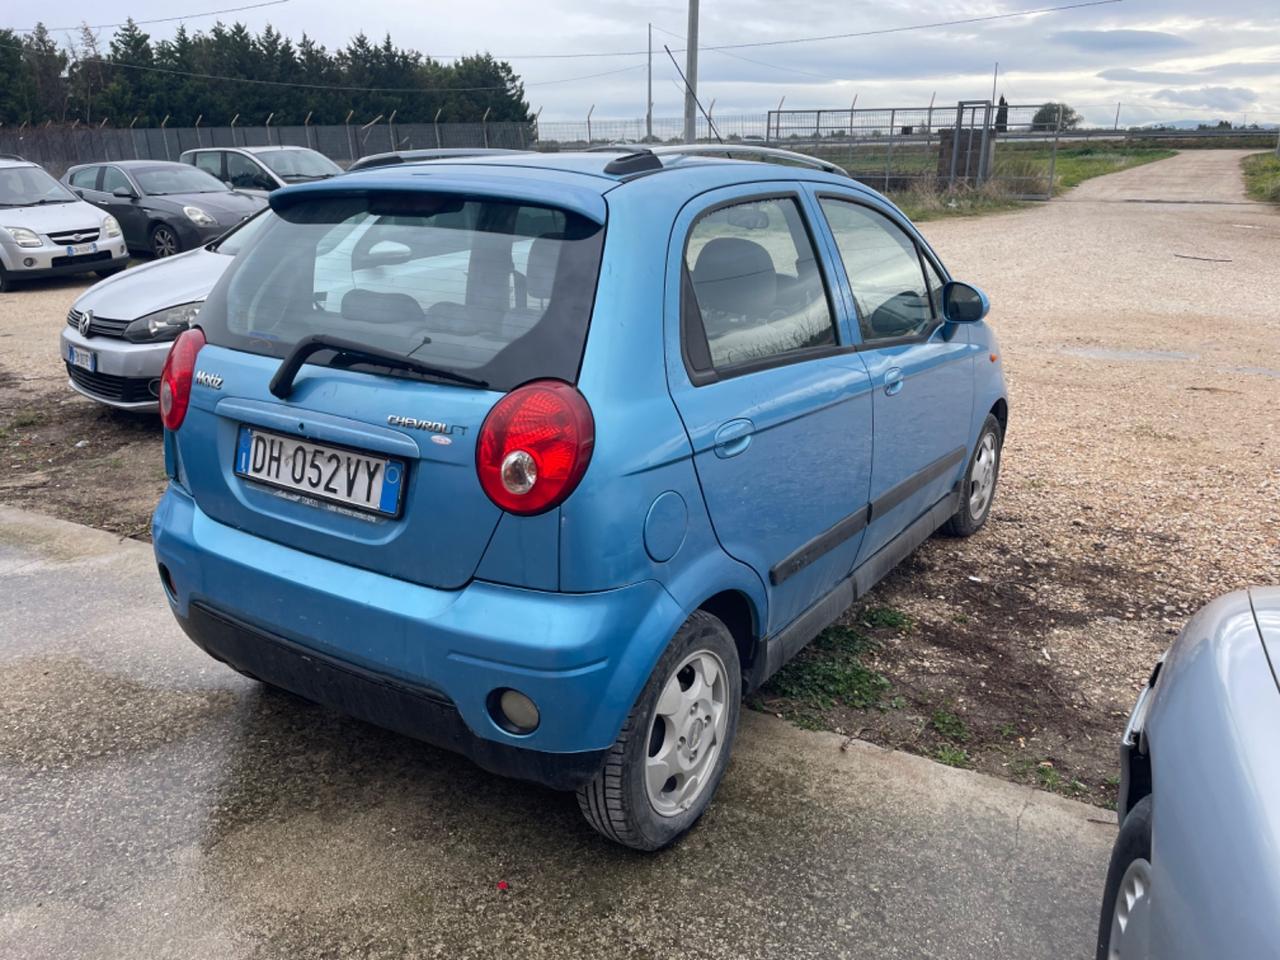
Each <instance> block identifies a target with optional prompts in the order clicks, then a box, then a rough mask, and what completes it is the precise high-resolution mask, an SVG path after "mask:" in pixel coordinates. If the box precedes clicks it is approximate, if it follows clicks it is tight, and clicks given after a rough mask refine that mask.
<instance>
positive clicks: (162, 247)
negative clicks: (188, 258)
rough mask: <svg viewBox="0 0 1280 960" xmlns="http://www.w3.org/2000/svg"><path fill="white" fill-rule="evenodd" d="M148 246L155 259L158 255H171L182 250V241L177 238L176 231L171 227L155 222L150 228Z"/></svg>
mask: <svg viewBox="0 0 1280 960" xmlns="http://www.w3.org/2000/svg"><path fill="white" fill-rule="evenodd" d="M150 247H151V255H152V256H153V257H156V258H157V259H158V258H160V257H172V256H174V255H175V254H179V253H181V252H182V241H181V240H180V239H179V238H178V233H177V231H176V230H174V229H173V227H170V226H168V225H167V224H163V223H157V224H156V225H155V226H154V227H152V228H151V239H150Z"/></svg>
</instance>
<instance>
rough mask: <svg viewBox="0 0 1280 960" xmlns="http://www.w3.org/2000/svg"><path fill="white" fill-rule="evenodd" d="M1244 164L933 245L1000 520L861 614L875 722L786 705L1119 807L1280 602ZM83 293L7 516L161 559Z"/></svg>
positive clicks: (1266, 233)
mask: <svg viewBox="0 0 1280 960" xmlns="http://www.w3.org/2000/svg"><path fill="white" fill-rule="evenodd" d="M1244 155H1245V153H1244V152H1239V151H1219V150H1214V151H1208V150H1201V151H1191V152H1188V153H1183V154H1180V155H1178V156H1177V157H1174V158H1172V159H1169V160H1165V161H1161V162H1159V163H1155V164H1150V165H1147V166H1143V167H1140V168H1135V169H1133V170H1130V171H1125V172H1122V173H1118V174H1113V175H1111V176H1108V177H1102V178H1098V179H1095V180H1091V181H1088V182H1086V183H1085V184H1083V185H1082V186H1080V187H1078V188H1076V189H1075V190H1074V191H1072V192H1071V193H1070V194H1068V195H1067V196H1066V197H1065V198H1064V199H1062V200H1059V201H1055V202H1053V203H1050V204H1046V205H1042V206H1036V207H1033V208H1031V209H1027V210H1022V211H1018V212H1015V213H1010V214H1002V215H997V216H990V217H985V218H981V219H964V220H953V221H943V222H938V223H931V224H928V225H927V226H926V231H925V232H926V235H927V236H928V237H929V239H930V241H931V242H932V243H933V244H934V245H935V246H936V248H937V250H938V252H939V253H940V254H941V256H942V257H943V259H944V260H945V261H946V262H947V264H948V265H949V266H950V268H951V269H952V271H953V272H954V273H955V274H956V275H957V276H960V277H963V278H965V279H967V280H971V281H973V282H974V283H977V284H978V285H980V286H982V287H983V288H984V289H986V290H987V292H988V293H989V294H990V295H991V299H992V301H993V303H994V304H995V308H994V310H993V314H992V318H991V322H992V323H993V324H994V325H995V327H996V329H997V332H998V333H999V336H1000V339H1001V348H1002V351H1003V354H1004V362H1005V368H1006V372H1007V375H1008V378H1009V384H1010V390H1011V393H1012V413H1011V425H1010V431H1009V436H1008V439H1007V443H1006V447H1005V461H1004V466H1003V473H1002V476H1001V484H1000V490H999V494H998V496H997V500H996V504H995V507H994V513H993V516H992V520H991V522H990V523H989V524H988V526H987V529H986V530H985V531H984V532H983V533H982V534H981V535H979V536H977V537H975V538H973V539H971V540H968V541H953V540H942V539H935V540H932V541H930V542H929V543H928V544H926V545H925V546H924V547H923V548H922V549H921V550H920V551H919V552H918V553H917V555H916V556H915V557H913V558H912V559H911V560H910V561H908V562H907V563H906V564H904V566H903V567H902V568H901V569H899V570H898V571H897V572H895V573H894V574H892V575H891V576H890V577H889V578H888V579H887V580H886V581H885V582H884V583H883V584H882V585H881V586H880V587H878V588H877V589H876V590H875V591H873V593H872V595H871V596H870V597H869V598H868V602H867V603H866V604H864V605H861V606H860V607H858V608H857V609H855V610H854V611H851V613H850V614H849V615H848V617H847V622H848V623H849V624H850V625H851V626H853V627H855V628H857V629H858V630H859V631H860V632H862V633H865V634H866V635H867V636H868V637H870V638H871V640H872V641H873V642H872V643H871V644H870V646H869V653H867V654H866V656H865V658H864V662H865V663H866V665H867V667H868V669H870V670H872V671H874V673H875V675H876V677H882V678H883V679H884V681H885V683H886V684H887V685H880V684H879V681H878V680H877V691H878V692H877V697H878V698H879V699H878V706H874V707H871V708H866V709H858V708H851V707H849V706H848V705H847V703H848V701H844V702H840V701H837V702H836V703H835V704H834V705H829V706H825V707H822V708H821V709H816V708H815V709H809V708H807V707H806V706H805V705H804V704H803V703H798V702H797V701H796V700H795V698H794V697H789V696H783V695H781V694H779V693H778V691H777V690H776V689H773V688H771V689H770V690H769V691H767V692H766V697H765V698H764V700H763V701H762V705H763V706H765V707H766V708H768V709H773V710H775V711H776V712H780V713H784V714H788V715H792V716H796V717H798V718H800V719H802V720H804V722H807V723H811V724H820V725H824V726H829V727H834V728H837V729H840V730H843V731H845V732H847V733H849V734H851V735H853V734H858V735H861V736H863V737H867V738H869V739H873V740H877V741H879V742H882V743H888V744H890V745H893V746H898V747H905V748H907V749H913V750H916V751H918V752H922V753H927V754H931V755H934V756H938V757H939V758H940V759H943V760H945V761H947V762H951V763H955V764H958V765H972V766H976V767H978V768H979V769H983V770H986V771H988V772H992V773H997V774H1001V775H1004V776H1007V777H1010V778H1012V779H1016V780H1022V781H1026V782H1032V783H1039V784H1041V785H1043V786H1046V787H1050V788H1053V789H1058V790H1061V791H1064V792H1068V793H1074V794H1076V795H1079V796H1082V797H1085V798H1087V799H1092V800H1094V801H1096V802H1100V803H1106V802H1108V801H1109V800H1110V798H1111V795H1112V787H1113V784H1112V783H1111V782H1109V779H1110V778H1111V777H1113V775H1114V774H1115V772H1116V771H1115V751H1114V745H1115V738H1116V737H1117V735H1118V732H1119V730H1120V729H1121V728H1122V726H1123V722H1124V717H1125V716H1126V715H1127V712H1128V709H1129V707H1130V705H1131V702H1132V699H1133V697H1134V695H1135V694H1136V692H1137V690H1138V688H1139V687H1140V685H1141V683H1142V681H1143V680H1144V679H1145V677H1146V675H1147V673H1148V671H1149V670H1150V667H1151V664H1152V662H1153V661H1154V659H1155V658H1156V657H1157V656H1158V655H1159V653H1160V652H1161V651H1162V650H1163V649H1164V648H1165V647H1166V646H1167V645H1168V644H1169V642H1170V641H1171V640H1172V638H1173V635H1174V634H1176V632H1177V630H1178V629H1179V628H1180V627H1181V625H1182V624H1183V622H1184V621H1185V620H1186V618H1187V617H1188V615H1189V614H1190V613H1191V612H1192V611H1194V609H1195V608H1196V607H1197V606H1198V605H1200V604H1201V603H1203V602H1204V601H1206V600H1208V599H1209V598H1211V597H1212V596H1214V595H1216V594H1218V593H1222V592H1224V591H1227V590H1231V589H1235V588H1238V587H1242V586H1244V585H1246V584H1249V583H1254V582H1280V539H1278V532H1280V467H1278V465H1280V431H1277V425H1278V421H1280V301H1277V299H1276V292H1277V291H1280V214H1277V211H1276V210H1275V209H1274V208H1272V207H1268V206H1264V205H1260V204H1252V203H1250V202H1248V201H1247V200H1246V198H1245V195H1244V192H1243V185H1242V180H1241V177H1240V171H1239V162H1240V158H1241V157H1242V156H1244ZM82 287H83V284H81V283H77V282H65V283H59V284H55V285H46V286H41V287H33V288H30V289H26V290H20V291H18V292H16V293H11V294H0V450H3V453H4V456H3V459H2V460H0V462H4V463H5V464H6V467H7V470H6V472H5V474H4V475H3V479H0V502H8V503H16V504H21V505H26V506H32V507H35V508H36V509H42V510H45V511H47V512H52V513H55V514H58V515H60V516H64V517H68V518H70V519H76V520H81V521H84V522H88V523H93V524H96V525H98V526H102V527H105V528H107V529H110V530H113V531H116V532H119V533H121V534H124V535H135V536H145V533H146V529H147V520H148V516H149V513H150V509H151V507H152V505H153V504H154V502H155V500H156V498H157V497H158V495H159V492H160V490H161V489H162V487H163V471H162V467H161V454H160V445H159V442H158V440H159V429H158V425H157V424H156V422H155V420H154V418H141V417H135V416H125V415H120V414H115V413H110V412H107V411H103V410H100V409H99V408H97V407H95V406H94V405H92V404H89V403H88V402H86V401H83V400H80V399H79V398H76V397H74V396H73V395H71V394H70V391H69V389H68V388H67V387H66V386H65V376H64V374H63V373H62V370H61V363H60V361H59V359H58V356H57V352H56V338H57V333H58V329H59V327H60V326H61V324H62V323H63V322H65V320H64V318H65V315H66V311H67V309H68V307H69V306H70V303H71V301H72V300H73V299H74V297H75V295H76V293H77V292H78V291H79V290H80V289H82ZM84 440H87V441H88V443H87V444H86V445H83V446H77V445H76V444H77V443H79V442H80V441H84ZM822 655H825V654H821V653H817V654H812V655H811V656H815V657H819V656H822Z"/></svg>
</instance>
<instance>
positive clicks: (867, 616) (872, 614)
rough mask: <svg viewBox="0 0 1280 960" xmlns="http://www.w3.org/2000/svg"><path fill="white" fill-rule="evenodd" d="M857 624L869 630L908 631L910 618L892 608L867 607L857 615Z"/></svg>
mask: <svg viewBox="0 0 1280 960" xmlns="http://www.w3.org/2000/svg"><path fill="white" fill-rule="evenodd" d="M858 622H859V623H860V624H862V625H863V626H864V627H870V628H871V629H873V630H875V629H879V628H884V629H888V630H910V629H911V618H910V617H908V616H907V615H906V614H905V613H903V612H902V611H901V610H895V609H893V607H869V608H867V609H866V610H863V611H862V613H860V614H858Z"/></svg>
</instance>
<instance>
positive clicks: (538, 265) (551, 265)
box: [525, 233, 564, 300]
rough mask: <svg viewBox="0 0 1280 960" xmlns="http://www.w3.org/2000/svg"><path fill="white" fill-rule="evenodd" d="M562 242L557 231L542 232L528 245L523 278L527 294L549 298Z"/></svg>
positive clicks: (554, 280) (543, 298) (539, 298)
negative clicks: (527, 290) (527, 258)
mask: <svg viewBox="0 0 1280 960" xmlns="http://www.w3.org/2000/svg"><path fill="white" fill-rule="evenodd" d="M563 242H564V241H563V238H562V237H561V235H560V234H558V233H544V234H543V235H542V236H540V237H538V239H536V240H534V241H533V243H532V244H531V245H530V247H529V262H528V263H527V264H526V265H525V278H526V280H527V281H528V284H529V296H531V297H533V298H534V299H535V300H550V299H551V288H552V287H554V286H555V282H556V267H557V266H558V265H559V263H560V247H561V245H562V244H563Z"/></svg>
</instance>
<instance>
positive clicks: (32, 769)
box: [0, 508, 1115, 960]
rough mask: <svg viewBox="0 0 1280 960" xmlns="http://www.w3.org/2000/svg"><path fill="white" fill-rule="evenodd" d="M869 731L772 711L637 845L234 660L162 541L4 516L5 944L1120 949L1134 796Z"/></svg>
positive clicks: (834, 951)
mask: <svg viewBox="0 0 1280 960" xmlns="http://www.w3.org/2000/svg"><path fill="white" fill-rule="evenodd" d="M841 744H842V738H840V737H837V736H835V735H831V734H819V733H809V732H804V731H801V730H798V729H795V728H793V727H791V726H789V725H787V724H784V723H782V722H780V721H777V720H774V719H773V718H771V717H766V716H762V715H760V714H748V715H747V716H746V717H745V719H744V723H743V727H742V730H741V732H740V734H739V740H738V744H737V751H736V755H735V759H734V763H733V766H732V768H731V770H730V772H729V775H728V777H727V778H726V780H725V782H724V785H723V786H722V788H721V791H720V794H719V796H718V798H717V800H716V802H715V803H714V804H713V806H712V808H711V811H710V812H709V814H708V815H707V816H706V817H705V818H704V820H703V822H702V824H701V825H700V826H699V827H698V828H697V829H696V830H695V831H694V832H693V833H692V834H690V835H689V836H688V837H687V838H686V839H685V840H684V841H683V842H682V843H681V844H679V845H678V846H677V847H676V848H675V849H673V850H670V851H667V852H665V853H662V854H659V855H656V856H645V855H639V854H635V853H632V852H629V851H625V850H622V849H619V848H617V847H614V846H611V845H609V844H608V843H606V842H605V841H603V840H602V839H600V838H599V837H597V836H596V835H595V834H593V833H592V832H591V831H590V829H589V828H588V827H587V826H586V824H585V822H583V821H582V820H581V819H580V816H579V813H578V811H577V807H576V804H575V802H574V800H573V798H572V797H571V796H568V795H562V794H556V793H553V792H550V791H547V790H543V789H540V788H536V787H531V786H528V785H524V784H521V783H516V782H511V781H505V780H501V779H498V778H496V777H492V776H489V775H487V774H485V773H483V772H481V771H480V770H478V769H476V768H474V767H472V766H471V765H470V764H469V763H467V762H466V761H464V760H462V759H460V758H457V757H454V756H452V755H450V754H447V753H443V752H440V751H438V750H435V749H433V748H430V747H427V746H424V745H422V744H419V743H416V742H414V741H411V740H407V739H404V738H402V737H399V736H396V735H393V734H389V733H386V732H383V731H381V730H378V729H375V728H372V727H369V726H366V725H363V724H360V723H357V722H355V721H352V720H349V719H347V718H345V717H342V716H338V715H335V714H332V713H329V712H327V711H325V710H322V709H320V708H317V707H314V706H312V705H310V704H307V703H304V702H302V701H300V700H297V699H294V698H292V697H289V696H287V695H283V694H277V693H271V692H267V691H264V690H263V689H262V688H260V687H259V686H258V685H256V684H254V683H252V682H250V681H248V680H245V679H243V678H241V677H239V676H238V675H236V674H234V673H233V672H231V671H230V670H228V669H226V668H224V667H222V666H221V665H220V664H217V663H215V662H213V661H211V660H209V659H208V658H206V657H205V656H204V655H203V654H201V653H200V652H199V651H198V650H196V649H195V648H194V647H193V646H192V645H191V644H190V643H189V642H188V641H187V640H186V639H185V637H184V636H183V635H182V634H181V632H180V631H179V630H178V629H177V627H176V626H175V625H174V623H173V622H172V619H171V617H170V615H169V612H168V609H167V607H166V604H165V601H164V598H163V594H162V592H161V589H160V586H159V584H158V583H157V580H156V576H155V571H154V567H153V564H152V560H151V550H150V548H149V547H148V546H147V545H144V544H140V543H136V542H132V541H124V542H119V541H117V539H116V538H115V537H114V536H112V535H110V534H106V533H102V532H100V531H96V530H92V529H88V528H84V527H78V526H75V525H72V524H68V523H64V522H62V521H57V520H51V519H47V518H43V517H38V516H35V515H32V514H29V513H22V512H18V511H15V510H12V509H8V508H0V957H2V958H4V960H10V958H12V960H18V958H21V960H42V958H51V960H52V958H57V960H66V958H69V957H75V958H78V960H92V958H119V957H128V958H147V960H160V958H170V957H172V958H183V960H188V958H194V957H199V958H201V960H220V958H245V957H263V958H274V957H280V958H289V960H300V958H312V957H314V958H321V957H324V958H339V957H360V958H391V957H424V956H425V957H430V956H441V957H449V958H463V957H489V956H498V957H522V958H523V957H548V958H553V957H554V958H558V957H574V958H579V957H693V958H703V957H705V958H721V957H726V958H727V957H733V958H747V957H785V958H806V957H814V958H819V957H821V958H824V960H825V958H834V957H876V958H890V957H912V958H919V957H939V958H941V957H947V958H952V957H954V958H962V957H982V958H984V960H986V958H998V957H1010V958H1013V957H1017V958H1019V960H1027V958H1034V957H1053V958H1061V957H1085V956H1092V942H1091V939H1092V937H1093V934H1094V928H1095V923H1096V910H1097V904H1098V900H1099V897H1100V893H1101V886H1102V880H1103V875H1104V872H1105V865H1106V858H1107V853H1108V849H1109V846H1110V843H1111V840H1112V838H1113V836H1114V832H1115V828H1114V826H1113V825H1112V824H1111V823H1110V821H1111V819H1112V818H1111V816H1110V815H1109V814H1108V812H1107V811H1104V810H1098V809H1096V808H1093V807H1088V806H1084V805H1081V804H1078V803H1073V802H1070V801H1067V800H1063V799H1061V798H1058V797H1054V796H1051V795H1049V794H1045V793H1041V792H1037V791H1033V790H1030V789H1027V788H1024V787H1018V786H1014V785H1012V784H1009V783H1005V782H1003V781H998V780H992V779H989V778H985V777H981V776H978V775H976V774H973V773H969V772H966V771H960V770H953V769H950V768H948V767H944V766H940V765H937V764H934V763H931V762H929V761H926V760H923V759H920V758H918V757H913V756H908V755H905V754H898V753H892V752H888V751H884V750H881V749H878V748H876V747H873V746H870V745H868V744H864V743H861V742H853V743H850V744H848V747H847V749H845V750H842V749H841ZM500 881H505V882H506V884H507V889H506V890H505V891H501V890H499V889H498V886H497V885H498V883H499V882H500Z"/></svg>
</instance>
